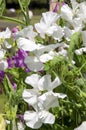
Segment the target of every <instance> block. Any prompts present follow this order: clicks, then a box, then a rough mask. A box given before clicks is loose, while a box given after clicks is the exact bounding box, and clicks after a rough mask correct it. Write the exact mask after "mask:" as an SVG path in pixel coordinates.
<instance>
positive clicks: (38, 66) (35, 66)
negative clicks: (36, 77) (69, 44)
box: [24, 56, 44, 72]
mask: <svg viewBox="0 0 86 130" xmlns="http://www.w3.org/2000/svg"><path fill="white" fill-rule="evenodd" d="M24 63H25V64H26V65H27V67H28V68H29V69H30V70H31V71H34V72H37V71H40V70H43V68H44V65H43V63H42V62H41V61H40V60H39V59H38V58H37V57H35V56H27V57H26V58H25V60H24Z"/></svg>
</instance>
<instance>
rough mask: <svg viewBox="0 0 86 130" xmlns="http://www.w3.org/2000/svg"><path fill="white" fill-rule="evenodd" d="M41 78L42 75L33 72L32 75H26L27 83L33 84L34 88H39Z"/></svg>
mask: <svg viewBox="0 0 86 130" xmlns="http://www.w3.org/2000/svg"><path fill="white" fill-rule="evenodd" d="M39 79H40V75H38V74H32V75H31V76H28V77H26V79H25V83H27V84H29V85H31V86H32V87H33V88H36V89H37V88H38V82H39Z"/></svg>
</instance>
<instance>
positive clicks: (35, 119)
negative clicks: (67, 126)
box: [24, 110, 55, 129]
mask: <svg viewBox="0 0 86 130" xmlns="http://www.w3.org/2000/svg"><path fill="white" fill-rule="evenodd" d="M24 120H25V123H26V125H27V126H28V127H30V128H32V129H38V128H40V127H41V126H42V123H44V124H53V123H54V122H55V117H54V115H53V114H51V113H50V112H48V111H46V110H43V111H36V112H35V111H26V112H25V114H24Z"/></svg>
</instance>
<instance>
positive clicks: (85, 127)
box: [74, 121, 86, 130]
mask: <svg viewBox="0 0 86 130" xmlns="http://www.w3.org/2000/svg"><path fill="white" fill-rule="evenodd" d="M74 130H86V121H83V122H82V124H81V125H80V126H79V127H77V128H75V129H74Z"/></svg>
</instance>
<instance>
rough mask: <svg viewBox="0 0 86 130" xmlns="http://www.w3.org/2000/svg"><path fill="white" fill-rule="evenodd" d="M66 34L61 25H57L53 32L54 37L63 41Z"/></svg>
mask: <svg viewBox="0 0 86 130" xmlns="http://www.w3.org/2000/svg"><path fill="white" fill-rule="evenodd" d="M63 35H64V32H63V29H62V28H61V27H60V26H57V28H56V30H54V32H53V38H54V39H55V40H58V41H61V40H62V37H63Z"/></svg>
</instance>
